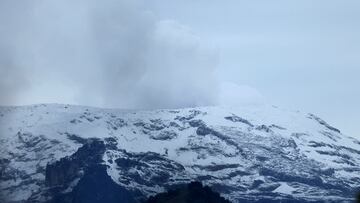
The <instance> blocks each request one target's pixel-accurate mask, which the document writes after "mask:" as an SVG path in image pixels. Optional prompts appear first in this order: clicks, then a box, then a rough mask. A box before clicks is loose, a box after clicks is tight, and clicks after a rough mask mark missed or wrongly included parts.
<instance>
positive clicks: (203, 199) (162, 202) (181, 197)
mask: <svg viewBox="0 0 360 203" xmlns="http://www.w3.org/2000/svg"><path fill="white" fill-rule="evenodd" d="M146 203H231V202H230V201H228V200H226V199H225V198H223V197H221V196H220V194H219V193H217V192H214V191H212V190H211V188H210V187H208V186H205V187H204V186H203V185H202V184H201V183H200V182H191V183H189V184H188V185H186V186H185V187H183V188H178V189H176V190H169V191H168V192H165V193H160V194H157V195H155V196H152V197H150V198H149V199H148V200H147V201H146Z"/></svg>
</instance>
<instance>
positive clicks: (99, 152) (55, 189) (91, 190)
mask: <svg viewBox="0 0 360 203" xmlns="http://www.w3.org/2000/svg"><path fill="white" fill-rule="evenodd" d="M104 152H105V144H104V142H103V141H100V140H97V139H88V140H87V142H86V143H85V144H84V145H83V146H82V147H80V148H79V149H78V151H77V152H76V153H74V154H73V155H71V156H70V157H65V158H62V159H60V160H59V161H57V162H55V163H53V164H48V165H47V167H46V178H45V182H46V185H47V186H49V187H50V192H49V193H50V194H51V195H50V196H51V200H50V201H49V203H97V202H107V203H119V202H123V203H133V202H136V201H135V199H134V198H133V194H132V192H130V191H128V190H126V189H125V188H123V187H121V186H119V185H118V184H116V183H115V182H114V181H113V180H112V179H111V177H110V176H109V175H108V174H107V171H106V165H103V164H102V163H101V162H102V156H103V154H104Z"/></svg>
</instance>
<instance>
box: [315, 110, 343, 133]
mask: <svg viewBox="0 0 360 203" xmlns="http://www.w3.org/2000/svg"><path fill="white" fill-rule="evenodd" d="M309 118H310V119H314V120H316V121H317V122H318V123H319V124H320V125H323V126H325V127H326V128H328V129H329V130H332V131H335V132H337V133H340V130H339V129H337V128H335V127H332V126H331V125H329V124H328V123H326V122H325V121H324V120H322V119H321V118H319V117H317V116H315V115H314V114H309Z"/></svg>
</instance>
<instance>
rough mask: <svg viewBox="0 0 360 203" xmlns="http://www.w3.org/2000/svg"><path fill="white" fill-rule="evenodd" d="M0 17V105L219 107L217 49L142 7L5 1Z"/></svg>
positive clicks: (80, 1) (81, 0)
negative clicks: (44, 103)
mask: <svg viewBox="0 0 360 203" xmlns="http://www.w3.org/2000/svg"><path fill="white" fill-rule="evenodd" d="M9 10H11V11H9ZM0 13H2V14H0V15H1V16H0V17H1V20H0V23H1V24H2V25H3V26H2V28H0V29H1V34H0V53H7V55H3V54H2V57H1V58H0V71H1V83H0V90H1V93H2V98H1V100H0V102H1V103H2V104H8V103H10V104H23V103H24V102H25V103H39V102H59V103H77V104H83V105H94V106H102V107H120V108H171V107H185V106H196V105H212V104H216V103H217V97H218V91H219V83H218V81H217V80H216V76H215V74H214V70H215V69H216V67H217V64H218V54H217V51H216V49H215V48H213V47H210V46H208V43H207V42H203V41H202V40H201V38H200V37H198V36H196V35H195V34H194V33H192V31H191V29H190V28H188V27H186V26H184V25H181V24H180V23H178V22H176V21H173V20H164V19H157V18H156V17H155V16H154V15H153V13H152V12H151V11H149V10H147V9H146V8H145V7H144V4H143V2H142V1H127V0H123V1H115V0H107V1H101V2H100V1H94V0H90V1H85V0H78V1H70V0H64V1H42V0H33V1H31V3H24V4H23V3H19V2H15V1H7V0H3V1H1V6H0ZM5 19H7V20H5ZM9 50H13V51H11V52H9ZM9 78H10V79H9ZM6 79H9V80H10V82H9V81H7V80H6ZM12 81H16V82H12ZM25 81H27V83H25ZM25 87H27V88H28V89H26V88H25ZM25 90H26V91H25ZM13 95H16V96H13ZM10 98H11V99H10Z"/></svg>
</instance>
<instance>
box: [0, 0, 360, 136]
mask: <svg viewBox="0 0 360 203" xmlns="http://www.w3.org/2000/svg"><path fill="white" fill-rule="evenodd" d="M359 76H360V2H359V1H357V0H344V1H336V0H317V1H313V0H302V1H288V0H274V1H265V0H255V1H245V0H236V1H235V0H227V1H220V0H210V1H209V0H207V1H205V0H195V1H194V0H192V1H190V0H182V1H180V0H174V1H165V0H152V1H141V0H122V1H115V0H107V1H101V3H99V1H95V0H89V1H85V0H77V1H70V0H64V1H45V0H31V1H26V2H21V3H20V1H13V0H0V77H1V80H0V92H1V97H0V104H1V105H24V104H33V103H70V104H81V105H91V106H100V107H116V108H178V107H188V106H202V105H219V104H230V105H236V104H237V105H239V104H240V105H248V104H257V103H263V102H266V103H269V104H273V105H276V106H280V107H282V108H286V109H291V110H300V111H303V112H312V113H314V114H317V115H319V116H320V117H322V118H323V119H324V120H326V121H328V122H329V123H330V124H332V125H334V126H336V127H338V128H340V129H341V130H342V131H343V132H344V133H346V134H349V135H352V136H356V137H360V127H359V125H358V123H359V120H360V119H359V114H360V108H359V107H358V104H359V103H360V90H359V87H360V80H359V79H358V78H359ZM234 101H235V102H234Z"/></svg>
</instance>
